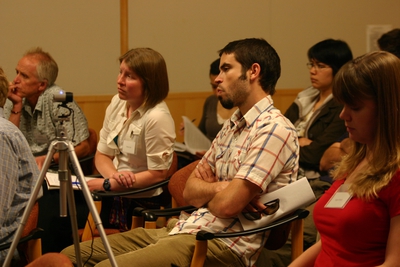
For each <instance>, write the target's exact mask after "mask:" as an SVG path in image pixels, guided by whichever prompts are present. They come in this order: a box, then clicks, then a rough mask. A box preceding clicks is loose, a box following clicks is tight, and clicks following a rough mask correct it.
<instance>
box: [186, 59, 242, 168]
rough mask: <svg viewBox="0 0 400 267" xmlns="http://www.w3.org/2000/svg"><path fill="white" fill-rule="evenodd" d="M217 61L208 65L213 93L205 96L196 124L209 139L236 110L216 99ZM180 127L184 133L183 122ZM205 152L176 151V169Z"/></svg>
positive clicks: (215, 134)
mask: <svg viewBox="0 0 400 267" xmlns="http://www.w3.org/2000/svg"><path fill="white" fill-rule="evenodd" d="M219 62H220V59H219V58H218V59H216V60H214V61H213V62H212V63H211V65H210V71H209V78H210V84H211V88H212V91H213V94H212V95H210V96H209V97H207V99H206V101H205V102H204V105H203V114H202V116H201V120H200V122H199V125H198V128H199V129H200V131H201V132H202V133H203V134H204V135H205V136H206V137H207V138H208V139H210V140H211V141H212V140H213V139H214V138H215V136H217V134H218V132H219V131H220V130H221V128H222V125H223V124H224V122H225V121H226V120H227V119H229V118H230V117H231V116H232V114H233V112H235V110H236V108H231V109H226V108H224V107H223V106H222V105H221V103H220V102H219V101H218V97H217V87H218V84H217V83H216V82H215V78H216V77H217V76H218V74H219ZM180 129H181V130H180V135H184V125H183V122H182V123H181V127H180ZM205 153H206V151H197V152H196V155H191V154H190V153H188V152H187V153H179V152H178V169H180V168H182V167H184V166H186V165H187V164H189V163H191V162H193V161H195V160H198V159H200V158H201V157H202V156H203V155H204V154H205Z"/></svg>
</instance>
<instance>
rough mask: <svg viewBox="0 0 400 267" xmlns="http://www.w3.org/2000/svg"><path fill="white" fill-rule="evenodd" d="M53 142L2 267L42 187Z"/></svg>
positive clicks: (6, 264) (4, 266)
mask: <svg viewBox="0 0 400 267" xmlns="http://www.w3.org/2000/svg"><path fill="white" fill-rule="evenodd" d="M55 143H56V141H55V142H53V143H51V144H50V147H49V152H48V153H47V156H46V159H45V161H44V164H43V167H42V170H41V171H40V174H39V178H38V180H37V181H36V184H35V187H34V189H33V192H32V194H31V197H30V199H29V201H28V203H27V204H26V207H25V210H24V213H23V215H22V218H21V222H20V224H19V226H18V228H17V231H16V232H15V236H14V240H13V241H12V243H11V246H10V248H9V250H8V253H7V257H6V259H5V260H4V263H3V267H8V266H10V264H11V260H12V258H13V256H14V251H15V249H16V248H17V245H18V242H19V240H20V238H21V235H22V231H23V230H24V227H25V225H26V222H27V220H28V217H29V214H30V213H31V211H32V207H33V205H34V204H35V202H36V200H37V196H38V194H39V191H40V189H41V187H42V183H43V181H44V177H45V175H46V172H47V170H48V169H49V166H50V163H51V159H52V158H53V155H54V153H55Z"/></svg>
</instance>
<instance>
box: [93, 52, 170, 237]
mask: <svg viewBox="0 0 400 267" xmlns="http://www.w3.org/2000/svg"><path fill="white" fill-rule="evenodd" d="M119 62H120V67H119V74H118V78H117V89H118V94H116V95H115V96H114V97H113V98H112V100H111V103H110V105H109V106H108V108H107V110H106V114H105V117H104V122H103V127H102V129H101V130H100V140H99V143H98V146H97V151H96V155H95V164H96V168H97V170H98V171H99V172H100V174H101V175H102V176H103V177H104V179H102V178H100V179H93V180H91V181H89V182H88V185H89V189H90V190H91V191H93V190H106V191H123V190H131V189H134V188H145V187H148V186H150V185H153V184H155V183H158V182H161V181H163V180H165V179H166V178H167V172H168V170H169V168H170V166H171V164H172V160H173V153H174V149H173V147H174V141H175V125H174V120H173V119H172V116H171V114H170V112H169V109H168V106H167V104H166V103H165V102H164V99H165V98H166V97H167V95H168V92H169V83H168V74H167V66H166V63H165V61H164V58H163V57H162V55H161V54H160V53H158V52H157V51H154V50H153V49H151V48H135V49H131V50H129V51H128V52H126V53H125V54H124V55H122V56H121V57H120V58H119ZM161 193H162V189H161V188H159V189H157V190H153V191H151V192H148V193H147V194H145V195H141V197H145V200H143V199H140V198H139V199H128V198H120V197H117V198H116V199H115V200H114V205H116V206H115V207H114V208H113V209H112V215H111V223H112V224H116V225H119V228H120V230H121V231H126V230H128V225H129V222H127V221H126V219H125V218H127V219H128V218H130V217H131V216H128V215H126V214H127V212H128V209H129V208H130V207H133V206H144V207H147V208H150V207H149V206H148V205H149V204H150V202H154V203H156V204H157V203H158V205H159V201H158V200H157V197H159V196H160V194H161ZM150 197H154V198H152V200H151V201H150V200H149V199H148V198H150ZM131 200H132V201H134V202H135V204H133V203H131ZM142 202H144V203H142ZM131 204H132V205H131ZM102 211H103V209H102ZM122 217H124V219H122Z"/></svg>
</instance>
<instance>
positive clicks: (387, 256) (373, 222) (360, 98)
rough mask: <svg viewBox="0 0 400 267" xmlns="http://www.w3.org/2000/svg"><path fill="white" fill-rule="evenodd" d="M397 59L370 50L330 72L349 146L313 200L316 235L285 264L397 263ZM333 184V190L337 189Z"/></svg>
mask: <svg viewBox="0 0 400 267" xmlns="http://www.w3.org/2000/svg"><path fill="white" fill-rule="evenodd" d="M399 73H400V59H399V58H397V57H396V56H394V55H393V54H391V53H388V52H384V51H377V52H371V53H368V54H365V55H363V56H360V57H358V58H356V59H355V60H353V61H351V62H350V63H348V64H346V65H345V66H344V67H343V68H342V69H341V70H340V71H339V73H338V74H337V75H336V77H335V80H334V86H333V95H334V97H335V99H337V100H338V101H339V102H341V103H343V104H344V108H343V110H342V112H341V114H340V117H341V119H343V120H344V121H345V124H346V127H347V131H348V133H349V138H350V141H351V142H352V145H351V146H350V148H351V149H350V152H349V154H348V156H347V157H345V158H344V159H343V160H342V161H341V162H340V164H339V165H338V167H337V168H335V170H334V173H333V177H334V180H335V182H334V183H333V185H332V186H331V188H330V189H329V190H328V191H327V192H326V193H325V194H324V195H323V196H322V197H321V198H320V200H319V201H318V202H317V204H316V205H315V210H314V220H315V224H316V226H317V229H318V231H319V233H320V236H321V239H320V240H319V241H318V242H317V243H316V244H315V245H314V246H312V247H311V248H309V249H308V250H306V251H305V252H304V253H303V254H302V255H301V256H300V257H299V258H297V259H296V260H295V261H294V262H293V263H292V264H291V265H290V266H291V267H296V266H324V267H325V266H328V267H329V266H355V267H356V266H360V267H361V266H398V264H399V262H400V249H399V248H400V240H399V238H398V237H399V236H400V194H399V190H400V170H399V168H400V161H399V158H400V139H399V135H400V117H399V116H400V114H399V112H398V110H400V90H399V88H400V76H399ZM338 192H340V194H339V193H338Z"/></svg>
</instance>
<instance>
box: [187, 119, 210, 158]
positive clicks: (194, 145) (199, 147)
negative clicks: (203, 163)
mask: <svg viewBox="0 0 400 267" xmlns="http://www.w3.org/2000/svg"><path fill="white" fill-rule="evenodd" d="M182 118H183V124H184V127H185V134H184V140H185V145H186V150H187V151H188V152H190V153H192V154H193V155H195V154H196V152H198V151H207V150H208V149H209V148H210V146H211V141H210V140H209V139H208V138H207V136H205V135H204V134H203V133H202V132H201V131H200V130H199V128H197V126H196V125H195V124H194V123H193V122H192V121H191V120H190V119H189V118H188V117H186V116H182Z"/></svg>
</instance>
